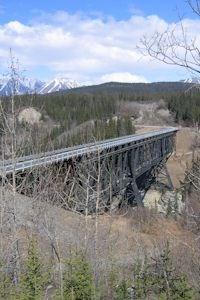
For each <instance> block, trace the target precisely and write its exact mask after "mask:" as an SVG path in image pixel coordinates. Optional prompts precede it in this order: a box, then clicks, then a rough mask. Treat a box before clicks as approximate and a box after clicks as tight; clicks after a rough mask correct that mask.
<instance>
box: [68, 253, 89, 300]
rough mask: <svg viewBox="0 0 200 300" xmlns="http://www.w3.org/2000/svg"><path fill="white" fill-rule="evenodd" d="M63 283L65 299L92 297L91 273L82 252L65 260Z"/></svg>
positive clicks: (79, 299) (86, 299)
mask: <svg viewBox="0 0 200 300" xmlns="http://www.w3.org/2000/svg"><path fill="white" fill-rule="evenodd" d="M63 285H64V299H66V300H91V299H94V290H95V289H94V283H93V275H92V271H91V268H90V265H89V263H88V262H87V260H86V258H85V257H84V255H83V254H76V255H74V256H72V257H71V258H70V259H69V260H68V261H67V263H66V273H65V276H64V284H63Z"/></svg>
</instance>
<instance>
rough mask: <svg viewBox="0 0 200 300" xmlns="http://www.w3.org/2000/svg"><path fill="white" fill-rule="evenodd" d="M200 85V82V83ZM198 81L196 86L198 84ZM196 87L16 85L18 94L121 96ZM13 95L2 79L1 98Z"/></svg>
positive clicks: (67, 82) (66, 81) (65, 82)
mask: <svg viewBox="0 0 200 300" xmlns="http://www.w3.org/2000/svg"><path fill="white" fill-rule="evenodd" d="M198 83H200V80H199V82H198ZM198 83H197V81H196V82H195V84H198ZM193 86H194V80H193V81H191V80H187V79H186V80H181V81H177V82H153V83H120V82H107V83H103V84H98V85H90V86H81V85H80V84H79V83H78V82H77V81H75V80H73V79H70V78H54V79H53V80H51V81H47V82H45V81H41V80H38V79H26V80H19V82H18V83H17V85H16V91H15V92H16V94H18V95H20V94H26V93H29V94H33V93H36V94H49V93H55V92H62V93H69V92H73V93H108V94H113V95H114V94H119V93H123V92H125V93H126V94H130V95H131V94H138V95H142V94H161V95H162V94H163V93H167V94H171V93H175V92H183V91H187V90H188V89H189V90H190V88H191V87H193ZM11 93H12V84H11V80H10V79H8V78H0V96H8V95H10V94H11Z"/></svg>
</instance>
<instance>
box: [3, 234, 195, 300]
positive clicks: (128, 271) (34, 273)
mask: <svg viewBox="0 0 200 300" xmlns="http://www.w3.org/2000/svg"><path fill="white" fill-rule="evenodd" d="M55 264H56V262H55V261H52V260H49V261H48V259H45V261H44V260H43V259H42V257H41V255H40V253H39V249H38V244H37V240H36V239H35V238H32V239H31V240H30V242H29V246H28V253H27V258H26V260H25V261H24V263H23V265H21V268H20V271H19V270H18V272H17V273H18V277H16V274H17V273H16V272H15V271H14V270H9V271H8V270H7V265H6V264H4V262H3V261H2V263H1V270H0V279H1V284H0V297H1V299H12V300H17V299H18V300H42V299H57V300H70V299H71V300H72V299H73V300H101V299H102V300H103V299H104V300H131V299H134V300H141V299H155V300H156V299H157V300H171V299H173V300H180V299H182V300H192V299H199V298H198V296H199V295H198V291H196V290H195V288H194V287H192V285H191V284H190V283H189V280H188V279H187V276H186V275H185V274H183V273H181V272H180V271H179V270H177V269H175V268H174V266H173V262H172V254H171V251H170V248H169V244H168V243H167V244H166V247H165V248H164V250H163V252H161V253H160V254H159V255H157V256H156V257H152V258H151V259H147V257H146V258H145V259H144V260H143V261H141V260H139V259H138V261H136V262H135V263H132V264H129V267H128V268H127V267H126V266H118V265H117V263H115V264H114V263H112V264H111V265H110V266H107V267H106V266H104V268H105V272H104V276H102V277H100V276H99V275H98V274H96V275H95V273H94V270H93V268H92V264H91V263H90V261H89V260H88V259H87V257H86V255H85V254H84V253H82V252H77V251H76V252H74V253H73V252H71V254H70V255H68V257H67V258H66V259H64V260H62V261H59V262H58V263H57V265H59V267H58V266H57V268H55ZM12 271H13V272H12ZM101 274H102V272H101Z"/></svg>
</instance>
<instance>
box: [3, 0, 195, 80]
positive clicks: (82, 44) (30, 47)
mask: <svg viewBox="0 0 200 300" xmlns="http://www.w3.org/2000/svg"><path fill="white" fill-rule="evenodd" d="M178 14H179V15H181V16H182V17H183V18H185V24H186V26H187V27H188V29H189V32H190V34H191V35H193V36H195V34H197V32H198V30H199V28H200V27H199V26H200V25H199V20H197V18H196V16H195V15H194V14H193V13H192V12H191V11H190V9H189V7H188V5H187V4H186V1H185V0H169V1H161V0H160V1H156V0H151V1H147V0H146V1H144V0H135V1H131V0H88V1H84V0H79V1H78V0H70V1H69V0H57V1H56V0H48V1H47V0H40V1H38V0H34V1H31V0H21V1H20V0H18V1H17V0H0V72H1V73H2V72H3V71H4V69H5V68H6V64H7V61H8V54H9V48H12V50H13V52H14V54H15V56H16V57H18V58H19V60H20V63H21V65H22V66H23V69H26V70H27V76H29V75H30V76H32V77H38V78H41V79H51V78H52V77H55V76H62V77H72V78H73V79H75V80H77V81H79V82H81V83H89V84H90V83H100V82H104V81H109V80H116V81H131V82H132V81H146V82H149V81H159V80H179V79H181V78H184V77H187V76H188V74H187V73H186V72H185V70H181V69H178V68H176V67H174V68H173V67H169V66H165V65H162V64H160V63H158V62H154V61H152V60H150V59H149V58H146V57H145V58H144V57H142V56H141V54H140V53H138V52H137V50H136V46H137V45H138V43H139V41H140V38H141V37H142V36H143V35H146V36H151V35H152V34H153V32H155V31H156V30H164V29H165V28H166V27H169V26H173V24H174V23H176V22H177V21H178Z"/></svg>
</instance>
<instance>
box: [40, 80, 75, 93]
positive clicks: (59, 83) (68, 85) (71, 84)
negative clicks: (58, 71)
mask: <svg viewBox="0 0 200 300" xmlns="http://www.w3.org/2000/svg"><path fill="white" fill-rule="evenodd" d="M77 87H80V85H79V84H78V82H77V81H75V80H72V79H69V78H55V79H53V80H52V81H50V82H47V83H46V84H44V85H43V86H42V87H41V89H39V90H38V93H39V94H48V93H53V92H59V91H64V90H68V89H73V88H77Z"/></svg>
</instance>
